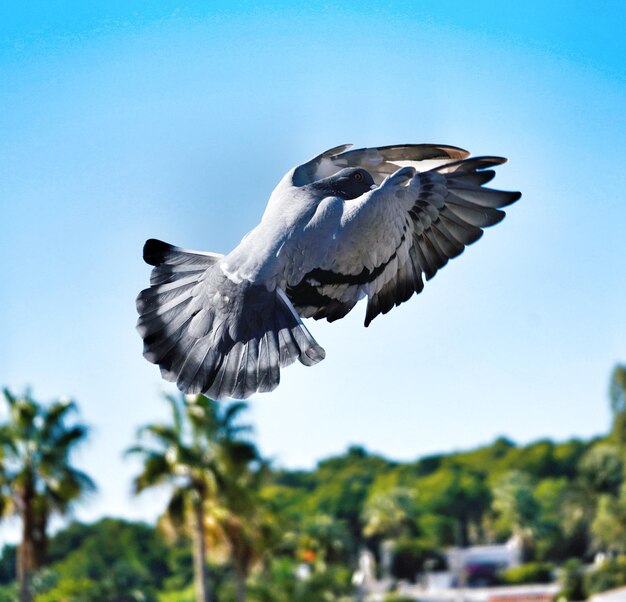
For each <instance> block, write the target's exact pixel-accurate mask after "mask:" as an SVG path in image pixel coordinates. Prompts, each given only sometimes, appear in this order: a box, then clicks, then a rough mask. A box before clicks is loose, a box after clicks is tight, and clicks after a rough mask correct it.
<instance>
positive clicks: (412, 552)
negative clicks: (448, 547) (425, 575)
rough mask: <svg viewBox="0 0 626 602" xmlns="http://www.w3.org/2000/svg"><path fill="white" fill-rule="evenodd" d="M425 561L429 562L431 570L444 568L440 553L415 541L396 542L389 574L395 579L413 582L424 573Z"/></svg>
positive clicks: (403, 540)
mask: <svg viewBox="0 0 626 602" xmlns="http://www.w3.org/2000/svg"><path fill="white" fill-rule="evenodd" d="M427 561H430V565H431V566H430V569H431V570H441V569H443V568H445V566H446V561H445V559H444V558H443V556H442V555H441V553H440V552H437V551H436V550H433V549H431V548H428V547H425V546H424V545H422V544H421V543H420V542H419V541H416V540H411V539H401V540H398V541H397V542H396V543H395V545H394V548H393V560H392V562H391V574H392V575H393V576H394V577H395V578H396V579H406V580H409V581H414V580H415V577H416V576H417V575H418V574H419V573H422V572H423V571H424V565H425V563H426V562H427Z"/></svg>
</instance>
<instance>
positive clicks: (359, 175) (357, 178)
mask: <svg viewBox="0 0 626 602" xmlns="http://www.w3.org/2000/svg"><path fill="white" fill-rule="evenodd" d="M352 177H353V178H354V180H355V181H356V182H361V181H362V180H363V174H362V173H361V172H360V171H357V172H355V173H354V174H353V175H352Z"/></svg>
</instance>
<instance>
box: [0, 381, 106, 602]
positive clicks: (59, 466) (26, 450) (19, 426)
mask: <svg viewBox="0 0 626 602" xmlns="http://www.w3.org/2000/svg"><path fill="white" fill-rule="evenodd" d="M4 400H5V402H6V404H7V408H8V419H7V421H6V422H5V423H3V424H1V425H0V460H1V464H2V469H1V471H0V480H1V481H2V488H1V489H0V491H2V493H3V499H2V503H0V508H2V509H3V510H4V514H13V515H17V516H19V518H20V519H21V522H22V541H21V543H20V546H19V551H18V563H17V565H18V575H17V576H18V580H19V583H20V600H21V601H22V602H30V600H31V599H32V593H31V591H30V581H31V577H32V574H33V571H35V570H37V569H38V568H40V567H41V566H42V565H43V563H44V562H45V559H46V552H47V546H48V538H47V528H48V522H49V520H50V517H51V515H53V514H55V513H56V514H60V515H64V514H67V512H69V510H70V509H71V507H72V505H73V503H74V502H76V501H77V500H79V499H80V498H82V497H83V496H84V495H86V494H88V493H90V492H93V491H95V489H96V487H95V484H94V482H93V481H92V480H91V478H90V477H89V476H88V475H87V474H85V473H84V472H82V471H80V470H77V469H76V468H74V467H73V466H71V464H70V454H71V452H72V450H73V449H75V448H76V446H77V445H78V444H80V443H81V442H83V441H84V440H85V439H86V437H87V435H88V432H89V429H88V427H87V426H85V425H84V424H80V423H74V424H67V418H68V416H69V415H71V414H72V413H73V412H75V411H77V406H76V404H75V403H74V402H72V401H69V400H65V399H59V400H57V401H55V402H53V403H52V404H50V405H49V406H47V407H45V406H42V405H41V404H39V403H38V402H36V401H35V400H34V399H32V397H31V396H30V393H28V392H26V393H25V394H24V395H22V396H20V397H16V396H14V395H13V394H12V393H11V392H10V391H9V390H8V389H5V390H4Z"/></svg>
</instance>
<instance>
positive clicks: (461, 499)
mask: <svg viewBox="0 0 626 602" xmlns="http://www.w3.org/2000/svg"><path fill="white" fill-rule="evenodd" d="M418 500H419V504H420V508H422V509H423V510H424V512H423V514H422V515H423V519H422V520H421V521H420V525H421V526H422V528H423V529H424V531H425V532H426V533H428V532H430V533H431V544H432V545H436V546H446V545H458V546H462V547H465V546H468V545H469V544H470V528H471V527H472V526H477V525H479V523H480V521H481V518H482V516H483V514H484V513H485V511H486V510H487V509H488V508H489V505H490V503H491V493H490V491H489V487H488V486H487V484H486V482H485V474H484V473H483V472H480V471H477V470H473V469H470V468H463V467H461V466H460V465H458V464H456V463H451V464H449V465H446V466H445V467H442V468H440V469H439V470H437V471H436V472H434V473H433V474H431V475H429V476H427V477H424V478H423V479H421V480H420V481H419V484H418Z"/></svg>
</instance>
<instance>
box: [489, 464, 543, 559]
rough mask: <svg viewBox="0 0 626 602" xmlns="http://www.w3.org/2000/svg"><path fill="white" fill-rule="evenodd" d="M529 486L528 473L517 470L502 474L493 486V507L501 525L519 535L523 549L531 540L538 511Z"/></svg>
mask: <svg viewBox="0 0 626 602" xmlns="http://www.w3.org/2000/svg"><path fill="white" fill-rule="evenodd" d="M533 489H534V488H533V483H532V481H531V479H530V477H529V475H528V474H527V473H525V472H521V471H519V470H512V471H510V472H507V473H505V474H504V475H502V476H501V477H500V479H498V481H497V482H496V484H495V486H494V489H493V509H494V511H495V512H496V514H497V515H498V517H499V520H500V521H501V524H502V526H503V528H504V529H505V530H506V531H508V532H509V533H512V534H513V535H516V536H518V537H521V539H522V541H523V542H524V547H525V549H526V550H527V551H528V549H529V548H530V547H531V546H532V545H533V543H534V538H535V535H536V530H537V526H538V519H539V510H540V506H539V503H538V501H537V500H536V499H535V496H534V492H533Z"/></svg>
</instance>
